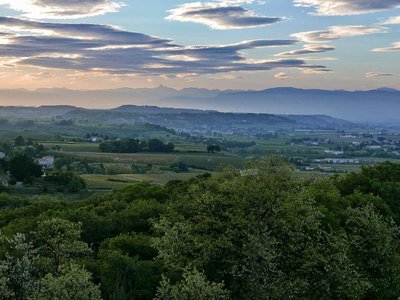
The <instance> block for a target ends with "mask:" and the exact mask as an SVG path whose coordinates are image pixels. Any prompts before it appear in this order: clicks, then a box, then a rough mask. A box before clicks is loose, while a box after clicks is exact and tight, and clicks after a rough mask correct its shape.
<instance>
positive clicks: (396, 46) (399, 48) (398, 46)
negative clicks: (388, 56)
mask: <svg viewBox="0 0 400 300" xmlns="http://www.w3.org/2000/svg"><path fill="white" fill-rule="evenodd" d="M372 51H374V52H392V51H400V42H397V43H394V44H392V46H391V47H387V48H375V49H372Z"/></svg>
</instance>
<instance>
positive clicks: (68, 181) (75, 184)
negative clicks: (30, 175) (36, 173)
mask: <svg viewBox="0 0 400 300" xmlns="http://www.w3.org/2000/svg"><path fill="white" fill-rule="evenodd" d="M44 184H53V185H55V186H56V187H57V191H59V192H69V193H77V192H79V191H81V190H83V189H84V188H85V187H86V184H85V181H84V180H83V179H82V178H81V177H80V176H78V175H76V174H75V173H73V172H68V171H56V172H51V173H49V174H47V176H46V177H45V178H44Z"/></svg>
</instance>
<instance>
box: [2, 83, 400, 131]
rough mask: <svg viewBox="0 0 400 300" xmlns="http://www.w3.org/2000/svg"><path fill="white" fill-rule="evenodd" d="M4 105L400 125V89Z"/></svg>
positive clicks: (52, 96) (140, 94)
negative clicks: (177, 110) (156, 109)
mask: <svg viewBox="0 0 400 300" xmlns="http://www.w3.org/2000/svg"><path fill="white" fill-rule="evenodd" d="M0 103H2V105H15V104H16V103H17V104H21V105H27V106H35V105H37V104H38V103H40V104H41V105H65V104H68V105H74V106H79V107H86V108H96V109H102V108H112V107H117V106H121V105H152V106H155V105H156V106H161V107H181V108H186V109H202V110H217V111H221V112H242V113H268V114H278V115H327V116H332V117H334V118H339V119H344V120H348V121H351V122H358V123H373V124H377V123H379V124H397V125H398V124H400V114H399V112H400V91H399V90H396V89H390V88H381V89H375V90H368V91H346V90H319V89H298V88H290V87H282V88H272V89H266V90H260V91H248V90H246V91H241V90H224V91H223V90H208V89H198V88H187V89H182V90H176V89H172V88H168V87H163V86H160V87H158V88H140V89H131V88H121V89H111V90H70V89H63V88H61V89H60V88H56V89H53V88H51V89H38V90H35V91H29V90H25V89H17V90H4V89H3V90H0Z"/></svg>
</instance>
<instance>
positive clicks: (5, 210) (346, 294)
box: [0, 159, 400, 300]
mask: <svg viewBox="0 0 400 300" xmlns="http://www.w3.org/2000/svg"><path fill="white" fill-rule="evenodd" d="M399 202H400V165H397V164H394V163H389V162H388V163H384V164H382V165H380V166H377V167H367V168H363V169H362V171H361V172H360V173H357V174H356V173H354V174H348V175H341V176H336V177H332V178H324V179H316V180H302V179H297V178H296V177H294V176H293V174H292V169H291V167H290V166H288V165H286V164H284V163H283V162H282V161H280V160H277V159H265V160H257V161H252V162H250V163H249V164H248V166H247V167H246V169H245V170H236V169H228V170H226V171H225V172H223V173H221V174H218V175H207V174H205V175H201V176H198V177H197V178H194V179H191V180H189V181H186V182H180V181H176V182H170V183H169V184H167V185H166V186H154V185H150V184H147V183H140V184H137V185H133V186H131V187H128V188H125V189H122V190H119V191H114V192H112V193H109V194H102V195H95V196H93V197H91V198H89V199H86V200H82V201H73V202H71V201H64V200H62V199H61V200H58V199H54V198H49V197H46V198H38V199H26V198H18V197H13V196H9V195H6V194H2V195H0V208H1V209H0V229H1V232H3V236H2V239H1V241H2V242H1V243H0V295H1V296H2V297H3V298H2V299H53V298H54V299H82V300H86V299H101V298H103V299H174V300H178V299H179V300H189V299H190V300H192V299H195V300H203V299H397V298H398V297H399V296H400V284H399V282H400V234H399V232H400V230H399V222H400V203H399ZM21 262H23V263H24V265H23V267H21ZM74 295H75V296H74ZM76 295H78V296H76Z"/></svg>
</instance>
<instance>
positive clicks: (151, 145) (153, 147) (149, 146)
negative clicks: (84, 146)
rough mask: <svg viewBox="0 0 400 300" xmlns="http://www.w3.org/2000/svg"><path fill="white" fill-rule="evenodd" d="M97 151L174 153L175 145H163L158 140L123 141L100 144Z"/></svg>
mask: <svg viewBox="0 0 400 300" xmlns="http://www.w3.org/2000/svg"><path fill="white" fill-rule="evenodd" d="M99 149H100V151H101V152H106V153H138V152H167V153H168V152H174V150H175V145H174V144H172V143H163V142H162V141H160V140H158V139H151V140H149V141H147V142H146V141H141V140H139V139H124V140H114V141H105V142H102V143H100V145H99Z"/></svg>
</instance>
